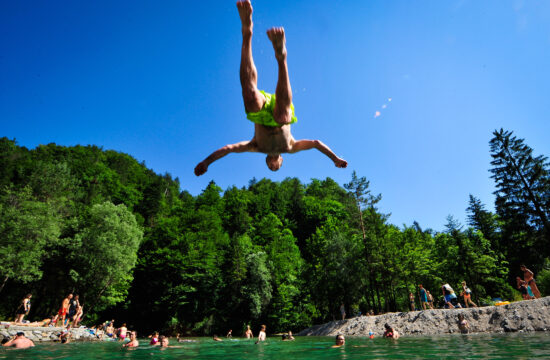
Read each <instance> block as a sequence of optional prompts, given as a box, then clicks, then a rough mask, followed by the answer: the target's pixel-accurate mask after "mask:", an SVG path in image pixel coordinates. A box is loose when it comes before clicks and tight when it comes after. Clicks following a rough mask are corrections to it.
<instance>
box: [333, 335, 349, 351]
mask: <svg viewBox="0 0 550 360" xmlns="http://www.w3.org/2000/svg"><path fill="white" fill-rule="evenodd" d="M344 345H346V338H345V337H344V335H342V334H338V335H336V342H335V344H334V345H332V347H333V348H337V347H341V346H344Z"/></svg>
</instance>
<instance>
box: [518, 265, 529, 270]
mask: <svg viewBox="0 0 550 360" xmlns="http://www.w3.org/2000/svg"><path fill="white" fill-rule="evenodd" d="M519 268H520V269H521V271H525V269H527V268H526V267H525V265H523V264H522V265H520V266H519Z"/></svg>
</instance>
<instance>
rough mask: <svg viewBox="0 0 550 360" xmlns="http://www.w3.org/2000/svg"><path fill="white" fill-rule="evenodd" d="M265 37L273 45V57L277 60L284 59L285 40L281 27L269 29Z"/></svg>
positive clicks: (283, 30)
mask: <svg viewBox="0 0 550 360" xmlns="http://www.w3.org/2000/svg"><path fill="white" fill-rule="evenodd" d="M267 37H268V38H269V40H271V43H273V49H275V57H276V58H277V60H284V59H286V46H285V43H286V39H285V29H284V28H282V27H278V28H275V27H274V28H271V29H269V30H267Z"/></svg>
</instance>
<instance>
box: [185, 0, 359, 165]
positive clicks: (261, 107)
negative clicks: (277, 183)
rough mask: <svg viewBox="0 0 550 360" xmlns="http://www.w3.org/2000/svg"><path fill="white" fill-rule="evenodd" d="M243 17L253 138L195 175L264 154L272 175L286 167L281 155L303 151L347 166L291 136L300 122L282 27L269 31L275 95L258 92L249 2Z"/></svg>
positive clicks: (243, 4) (240, 5) (315, 144)
mask: <svg viewBox="0 0 550 360" xmlns="http://www.w3.org/2000/svg"><path fill="white" fill-rule="evenodd" d="M237 9H238V10H239V15H240V17H241V23H242V33H243V46H242V52H241V68H240V78H241V86H242V91H243V100H244V108H245V111H246V115H247V118H248V119H249V120H250V121H252V122H254V123H255V124H254V137H253V138H252V140H250V141H241V142H239V143H236V144H229V145H226V146H224V147H222V148H221V149H218V150H216V151H214V152H213V153H212V154H211V155H210V156H208V157H207V158H206V159H204V160H203V161H202V162H200V163H199V164H198V165H197V166H196V167H195V175H197V176H200V175H202V174H204V173H205V172H206V171H207V170H208V166H209V165H210V164H212V163H213V162H214V161H216V160H218V159H221V158H222V157H224V156H225V155H227V154H229V153H232V152H234V153H242V152H261V153H264V154H267V156H266V158H265V162H266V163H267V167H268V168H269V169H271V170H272V171H277V170H279V168H280V167H281V165H282V164H283V158H282V157H281V154H282V153H290V154H293V153H296V152H298V151H302V150H309V149H317V150H319V151H320V152H322V153H323V154H325V155H326V156H328V157H329V158H330V159H331V160H332V161H333V162H334V165H336V167H339V168H345V167H347V166H348V163H347V161H346V160H344V159H341V158H339V157H338V156H336V154H334V153H333V152H332V150H330V148H329V147H328V146H326V145H325V144H323V143H322V142H321V141H320V140H295V139H294V138H293V137H292V134H291V133H290V125H291V124H293V123H295V122H296V121H297V119H296V116H295V114H294V105H293V104H292V89H291V88H290V80H289V79H288V68H287V62H286V46H285V41H286V40H285V31H284V29H283V28H282V27H280V28H272V29H269V30H268V31H267V36H268V37H269V39H270V40H271V42H272V43H273V48H274V49H275V58H276V59H277V63H278V65H279V78H278V81H277V88H276V90H275V94H268V93H266V92H265V91H262V90H258V88H257V82H258V79H257V78H258V73H257V72H256V66H255V65H254V60H253V59H252V45H251V40H252V5H251V3H250V1H249V0H245V1H239V2H237Z"/></svg>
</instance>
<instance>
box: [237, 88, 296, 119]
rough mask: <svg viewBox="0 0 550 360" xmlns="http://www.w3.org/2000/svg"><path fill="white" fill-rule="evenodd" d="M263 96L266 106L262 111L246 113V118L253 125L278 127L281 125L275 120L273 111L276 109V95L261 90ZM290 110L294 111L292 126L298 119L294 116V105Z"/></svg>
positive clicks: (291, 105)
mask: <svg viewBox="0 0 550 360" xmlns="http://www.w3.org/2000/svg"><path fill="white" fill-rule="evenodd" d="M260 92H261V93H262V95H263V96H264V97H265V104H264V106H263V107H262V109H261V110H260V111H258V112H249V113H246V118H247V119H248V120H250V121H252V122H253V123H256V124H260V125H264V126H273V127H278V126H281V125H279V124H278V123H277V122H276V121H275V118H274V117H273V110H274V109H275V94H269V93H266V92H265V91H263V90H260ZM290 109H291V110H292V117H291V120H290V123H291V124H294V123H295V122H296V121H298V119H297V118H296V115H295V114H294V104H290Z"/></svg>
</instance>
